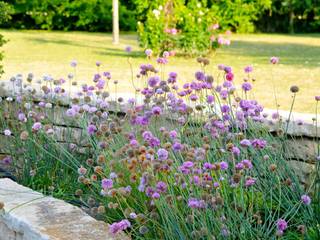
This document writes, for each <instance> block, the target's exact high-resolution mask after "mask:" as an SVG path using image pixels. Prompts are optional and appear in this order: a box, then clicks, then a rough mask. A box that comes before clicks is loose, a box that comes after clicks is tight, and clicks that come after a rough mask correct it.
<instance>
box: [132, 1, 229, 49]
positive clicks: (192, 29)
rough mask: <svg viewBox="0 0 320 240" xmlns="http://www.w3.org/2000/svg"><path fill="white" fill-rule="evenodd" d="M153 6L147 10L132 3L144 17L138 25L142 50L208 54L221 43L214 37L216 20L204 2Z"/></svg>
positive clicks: (141, 2) (164, 3)
mask: <svg viewBox="0 0 320 240" xmlns="http://www.w3.org/2000/svg"><path fill="white" fill-rule="evenodd" d="M154 3H156V4H154V5H151V6H149V7H148V6H145V5H143V4H144V2H143V1H136V4H137V5H138V6H140V8H138V11H141V12H144V11H146V18H145V19H141V21H140V22H138V33H139V39H140V43H141V45H142V46H143V47H145V48H151V49H152V50H154V51H155V52H157V53H161V52H163V51H171V50H180V51H181V52H182V53H183V54H187V55H197V54H208V53H210V52H211V51H212V50H214V49H216V48H218V47H219V46H220V45H221V44H224V43H225V41H224V40H223V38H222V37H221V36H218V31H217V30H218V25H217V22H218V19H217V18H216V17H215V14H214V12H212V11H210V9H209V8H208V7H207V5H206V3H205V2H203V3H199V2H197V1H189V2H188V3H187V4H186V2H185V1H184V0H179V1H171V0H169V1H168V0H167V1H163V0H160V1H155V2H154ZM154 6H157V8H154ZM146 7H148V9H147V10H146ZM218 39H219V41H218ZM218 42H219V43H218Z"/></svg>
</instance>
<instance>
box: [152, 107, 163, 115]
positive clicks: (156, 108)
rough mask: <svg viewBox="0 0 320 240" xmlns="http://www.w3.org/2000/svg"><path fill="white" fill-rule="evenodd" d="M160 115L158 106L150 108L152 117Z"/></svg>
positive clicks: (160, 110)
mask: <svg viewBox="0 0 320 240" xmlns="http://www.w3.org/2000/svg"><path fill="white" fill-rule="evenodd" d="M161 113H162V109H161V107H159V106H154V107H153V108H152V114H153V115H161Z"/></svg>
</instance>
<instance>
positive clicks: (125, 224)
mask: <svg viewBox="0 0 320 240" xmlns="http://www.w3.org/2000/svg"><path fill="white" fill-rule="evenodd" d="M129 227H131V223H130V222H129V221H128V220H127V219H124V220H121V221H120V222H115V223H112V224H111V225H110V226H109V231H110V232H111V233H112V234H116V233H118V232H120V231H123V230H126V229H127V228H129Z"/></svg>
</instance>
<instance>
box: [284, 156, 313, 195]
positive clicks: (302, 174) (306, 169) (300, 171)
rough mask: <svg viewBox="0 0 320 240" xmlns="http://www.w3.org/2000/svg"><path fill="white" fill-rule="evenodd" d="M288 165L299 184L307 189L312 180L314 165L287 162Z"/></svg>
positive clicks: (293, 161)
mask: <svg viewBox="0 0 320 240" xmlns="http://www.w3.org/2000/svg"><path fill="white" fill-rule="evenodd" d="M288 164H289V165H290V166H291V168H292V170H293V171H294V173H295V174H296V175H297V177H298V179H299V180H300V182H301V183H302V184H303V185H304V187H305V189H308V188H309V187H310V186H311V183H312V180H313V173H315V171H314V170H315V165H314V164H309V163H305V162H301V161H295V160H291V161H288Z"/></svg>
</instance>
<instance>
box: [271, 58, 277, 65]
mask: <svg viewBox="0 0 320 240" xmlns="http://www.w3.org/2000/svg"><path fill="white" fill-rule="evenodd" d="M270 63H272V64H277V63H279V58H278V57H271V58H270Z"/></svg>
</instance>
